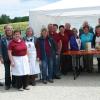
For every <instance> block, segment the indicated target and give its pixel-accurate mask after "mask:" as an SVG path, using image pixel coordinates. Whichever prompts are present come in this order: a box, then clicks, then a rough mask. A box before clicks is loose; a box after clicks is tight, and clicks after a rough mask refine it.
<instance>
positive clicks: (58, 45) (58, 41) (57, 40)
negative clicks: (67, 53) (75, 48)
mask: <svg viewBox="0 0 100 100" xmlns="http://www.w3.org/2000/svg"><path fill="white" fill-rule="evenodd" d="M50 36H51V37H52V38H53V40H54V42H55V44H56V46H57V52H60V48H61V44H60V37H59V34H58V33H53V34H50Z"/></svg>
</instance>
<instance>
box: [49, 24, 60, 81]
mask: <svg viewBox="0 0 100 100" xmlns="http://www.w3.org/2000/svg"><path fill="white" fill-rule="evenodd" d="M57 29H58V25H57V24H49V25H48V32H49V36H50V37H51V38H53V40H54V42H55V47H56V49H57V51H56V52H55V53H54V54H53V78H55V79H60V74H59V73H60V52H61V40H60V37H59V35H58V33H57Z"/></svg>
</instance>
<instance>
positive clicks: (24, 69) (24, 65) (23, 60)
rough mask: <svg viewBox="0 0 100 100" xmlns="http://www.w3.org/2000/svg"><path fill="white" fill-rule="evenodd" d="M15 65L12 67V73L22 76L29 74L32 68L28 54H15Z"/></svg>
mask: <svg viewBox="0 0 100 100" xmlns="http://www.w3.org/2000/svg"><path fill="white" fill-rule="evenodd" d="M13 59H14V63H15V66H14V67H12V68H11V71H12V75H15V76H22V75H29V74H30V68H29V62H28V56H27V55H25V56H13Z"/></svg>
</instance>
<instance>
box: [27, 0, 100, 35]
mask: <svg viewBox="0 0 100 100" xmlns="http://www.w3.org/2000/svg"><path fill="white" fill-rule="evenodd" d="M99 17H100V3H99V0H68V1H67V0H61V1H58V2H55V3H53V4H49V5H46V6H44V7H40V8H37V9H34V10H31V11H30V12H29V24H30V26H31V27H32V28H33V29H34V31H35V33H37V34H38V33H40V30H41V28H42V27H46V26H47V25H48V24H49V23H56V24H58V25H61V24H63V25H64V24H65V23H66V22H68V23H71V25H72V27H76V28H79V27H80V26H81V25H82V23H83V21H86V20H87V21H88V22H89V23H90V24H91V25H92V26H95V25H97V22H98V18H99Z"/></svg>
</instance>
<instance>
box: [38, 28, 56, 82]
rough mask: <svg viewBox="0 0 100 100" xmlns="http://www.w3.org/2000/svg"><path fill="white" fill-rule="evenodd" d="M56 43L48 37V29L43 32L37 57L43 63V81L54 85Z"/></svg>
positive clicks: (39, 39) (39, 40)
mask: <svg viewBox="0 0 100 100" xmlns="http://www.w3.org/2000/svg"><path fill="white" fill-rule="evenodd" d="M54 50H55V47H54V41H53V39H52V38H51V37H49V36H48V32H47V29H46V28H43V29H42V30H41V36H40V37H39V38H38V40H37V56H38V59H39V60H40V61H41V72H42V81H43V83H44V84H47V81H48V82H50V83H53V52H54Z"/></svg>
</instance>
